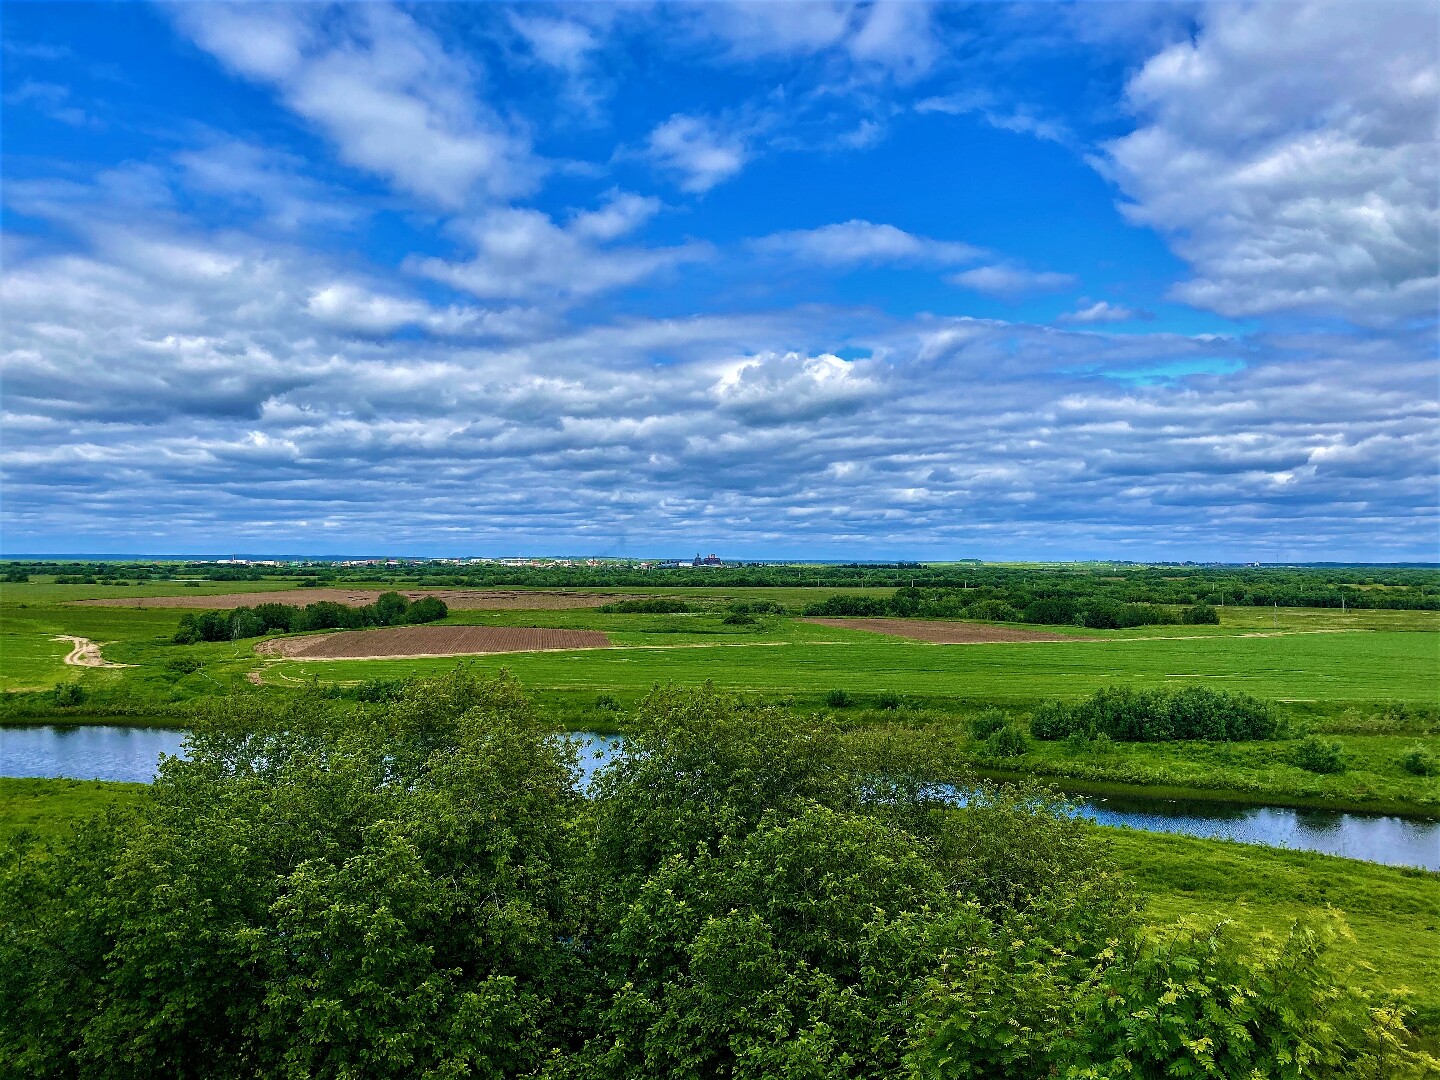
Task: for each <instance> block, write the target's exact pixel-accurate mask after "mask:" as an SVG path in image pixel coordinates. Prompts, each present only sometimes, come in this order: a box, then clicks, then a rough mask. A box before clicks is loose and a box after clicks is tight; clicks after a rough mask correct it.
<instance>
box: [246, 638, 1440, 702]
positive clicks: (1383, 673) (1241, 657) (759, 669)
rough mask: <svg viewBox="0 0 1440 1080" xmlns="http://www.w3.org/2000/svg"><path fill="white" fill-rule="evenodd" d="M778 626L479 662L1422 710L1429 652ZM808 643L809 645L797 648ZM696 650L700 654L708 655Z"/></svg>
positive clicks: (1032, 694) (979, 691)
mask: <svg viewBox="0 0 1440 1080" xmlns="http://www.w3.org/2000/svg"><path fill="white" fill-rule="evenodd" d="M796 625H805V624H794V623H792V624H788V625H787V624H786V623H784V622H781V623H780V624H779V625H777V626H776V627H774V628H773V629H772V630H771V631H770V632H769V633H764V634H750V635H736V636H735V637H734V638H733V639H731V640H722V639H719V638H715V639H712V641H711V642H709V643H704V642H695V641H674V642H673V643H667V642H665V641H663V640H657V641H654V643H652V644H646V645H639V646H637V645H635V644H633V643H632V642H633V639H632V640H630V641H627V640H625V639H624V638H622V637H621V636H620V635H619V634H612V640H614V641H615V643H616V647H614V648H611V649H607V650H604V651H599V652H574V653H565V652H560V653H545V654H528V653H516V654H513V655H510V656H507V657H505V658H504V659H503V660H497V659H494V658H490V659H483V658H482V659H478V660H476V661H475V663H476V664H478V665H481V666H482V667H486V668H499V667H502V666H503V667H508V668H510V669H511V670H512V671H513V672H514V673H515V674H516V675H517V676H518V677H519V678H520V679H521V680H522V681H523V682H524V683H525V684H526V685H527V686H531V687H534V688H536V689H544V690H560V689H564V690H576V691H584V690H589V691H591V692H594V691H599V690H604V691H626V690H631V691H638V690H641V689H643V688H646V687H649V686H650V685H652V684H654V683H657V682H658V683H675V684H679V685H693V684H698V683H702V682H705V681H707V680H708V681H712V682H714V684H715V685H716V686H721V687H725V688H729V689H735V690H752V691H762V692H768V693H785V692H797V693H800V692H817V691H819V692H823V691H825V690H829V689H834V688H839V689H846V690H853V691H857V692H874V691H875V690H877V689H889V690H894V691H896V692H898V693H903V694H913V695H919V696H927V695H943V696H951V697H964V698H969V699H976V700H982V699H983V700H989V701H996V702H1001V703H1007V702H1008V703H1015V704H1025V703H1031V702H1034V701H1037V700H1039V699H1042V698H1047V697H1060V698H1075V697H1082V696H1085V695H1087V694H1090V693H1093V692H1094V691H1096V690H1098V689H1100V688H1101V687H1103V686H1115V685H1131V686H1144V687H1170V688H1174V687H1176V686H1180V685H1184V684H1185V682H1186V681H1188V680H1204V681H1205V684H1206V685H1209V686H1213V687H1216V688H1223V689H1228V690H1239V691H1244V692H1246V693H1250V694H1254V695H1256V696H1257V697H1268V698H1277V699H1282V700H1296V701H1375V700H1397V701H1413V702H1416V703H1427V704H1428V703H1432V702H1433V701H1434V697H1435V687H1436V684H1437V677H1440V670H1437V669H1440V650H1437V639H1436V638H1435V637H1434V636H1433V635H1431V634H1417V633H1403V632H1390V633H1387V632H1370V633H1336V634H1326V633H1297V632H1290V633H1284V632H1282V633H1278V634H1276V633H1271V634H1268V635H1265V636H1239V635H1235V634H1228V635H1227V634H1215V635H1208V636H1202V635H1187V636H1184V637H1161V636H1155V637H1150V638H1141V639H1135V638H1126V637H1119V636H1116V637H1113V638H1108V639H1106V640H1094V641H1084V640H1071V641H1062V642H1022V643H1007V644H990V645H973V646H966V647H964V648H960V647H955V648H949V647H944V646H936V645H929V644H924V643H918V642H911V641H905V640H902V639H898V638H887V637H884V636H883V635H879V634H871V633H866V632H864V631H859V630H846V629H842V628H838V627H823V628H821V627H808V626H807V630H810V631H812V632H813V631H820V632H822V633H823V634H824V636H825V638H826V640H814V639H809V640H806V639H797V638H795V637H792V636H790V634H789V629H790V627H793V626H796ZM807 636H808V635H807ZM707 644H708V647H707ZM450 663H451V662H449V661H444V660H415V661H390V660H372V661H351V662H346V663H335V664H333V665H329V666H327V671H326V672H325V677H326V678H327V679H333V680H347V679H348V680H363V679H370V678H380V677H383V678H397V677H401V676H404V675H408V674H433V673H435V672H437V671H440V670H443V669H444V668H446V667H448V666H449V664H450ZM266 677H267V680H268V679H270V678H272V677H275V678H278V679H280V680H281V681H289V680H294V679H300V678H308V673H307V672H306V671H305V669H304V662H303V661H299V660H292V661H286V662H282V663H280V664H277V665H275V669H274V672H273V675H270V674H267V676H266Z"/></svg>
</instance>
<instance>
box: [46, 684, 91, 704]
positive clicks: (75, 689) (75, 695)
mask: <svg viewBox="0 0 1440 1080" xmlns="http://www.w3.org/2000/svg"><path fill="white" fill-rule="evenodd" d="M50 700H51V701H53V702H54V703H55V704H56V705H59V706H60V707H62V708H69V707H70V706H72V705H83V704H84V703H85V687H83V686H81V685H80V684H79V683H78V682H63V683H56V684H55V688H54V689H53V690H51V691H50Z"/></svg>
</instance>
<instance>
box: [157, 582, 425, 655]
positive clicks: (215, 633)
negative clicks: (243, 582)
mask: <svg viewBox="0 0 1440 1080" xmlns="http://www.w3.org/2000/svg"><path fill="white" fill-rule="evenodd" d="M449 613H450V611H449V609H448V608H447V607H446V606H445V602H444V601H443V600H441V599H440V598H439V597H437V596H424V597H421V598H420V599H419V600H416V601H414V602H413V603H412V602H410V601H409V600H407V599H405V597H403V596H401V595H400V594H399V593H396V592H387V593H381V594H380V595H379V596H378V597H376V599H375V602H374V603H373V604H366V605H362V606H358V607H351V606H349V605H347V604H337V603H335V602H334V601H331V600H320V601H317V602H315V603H313V604H306V605H305V606H304V607H296V606H295V605H294V604H257V605H256V606H255V607H253V608H248V607H238V608H234V609H232V610H230V611H202V612H197V613H186V614H185V615H182V616H181V617H180V626H179V628H178V629H177V630H176V631H175V636H174V637H173V638H172V639H171V640H172V641H173V642H174V643H175V644H176V645H193V644H195V643H196V642H198V641H238V640H240V639H242V638H252V637H260V636H261V635H262V634H268V633H270V632H272V631H276V630H278V631H281V632H283V633H298V632H303V631H308V630H358V629H362V628H364V627H370V626H398V625H401V624H414V623H427V622H434V621H435V620H436V619H443V618H445V616H446V615H448V614H449Z"/></svg>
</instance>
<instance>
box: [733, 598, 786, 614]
mask: <svg viewBox="0 0 1440 1080" xmlns="http://www.w3.org/2000/svg"><path fill="white" fill-rule="evenodd" d="M725 610H726V611H729V612H732V613H733V614H736V615H784V614H785V605H784V604H777V603H776V602H775V601H774V600H737V601H735V602H734V603H733V604H727V605H726V606H725Z"/></svg>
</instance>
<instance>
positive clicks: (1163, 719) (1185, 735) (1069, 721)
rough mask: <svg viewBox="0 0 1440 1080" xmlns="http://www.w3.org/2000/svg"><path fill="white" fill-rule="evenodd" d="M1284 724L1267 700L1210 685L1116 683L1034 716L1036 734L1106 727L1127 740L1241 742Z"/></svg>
mask: <svg viewBox="0 0 1440 1080" xmlns="http://www.w3.org/2000/svg"><path fill="white" fill-rule="evenodd" d="M1278 728H1279V721H1278V720H1277V719H1276V717H1275V714H1274V711H1273V710H1272V709H1271V708H1270V706H1269V705H1267V704H1266V703H1265V702H1263V701H1259V700H1257V699H1256V698H1253V697H1250V696H1249V695H1248V694H1236V693H1231V692H1229V691H1224V690H1211V689H1210V688H1208V687H1204V686H1187V687H1185V688H1184V689H1182V690H1175V691H1164V690H1131V689H1129V688H1128V687H1115V688H1113V689H1105V690H1100V691H1097V692H1096V693H1095V694H1092V695H1091V696H1090V697H1089V698H1087V699H1085V700H1084V701H1080V702H1075V703H1073V704H1072V703H1067V702H1062V701H1047V702H1044V703H1042V704H1041V705H1040V707H1039V708H1038V709H1036V710H1035V712H1034V714H1033V715H1032V716H1031V719H1030V734H1031V735H1033V736H1035V738H1037V739H1063V738H1066V737H1067V736H1069V735H1072V734H1076V733H1079V734H1081V735H1084V736H1086V737H1087V738H1088V737H1092V736H1094V735H1097V734H1099V733H1101V732H1103V733H1104V734H1106V735H1108V736H1109V737H1110V738H1112V739H1117V740H1119V741H1122V742H1169V741H1171V740H1174V739H1207V740H1214V741H1240V740H1250V739H1266V738H1272V737H1273V736H1274V735H1275V733H1276V731H1277V730H1278Z"/></svg>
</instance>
